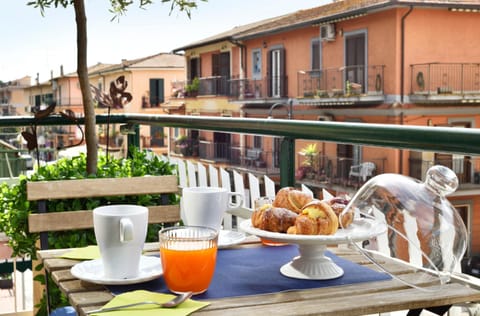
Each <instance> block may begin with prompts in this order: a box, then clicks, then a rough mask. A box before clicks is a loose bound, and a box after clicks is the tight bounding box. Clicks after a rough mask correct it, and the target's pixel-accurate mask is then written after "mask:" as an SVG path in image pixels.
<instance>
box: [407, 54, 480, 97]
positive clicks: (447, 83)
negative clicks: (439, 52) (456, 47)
mask: <svg viewBox="0 0 480 316" xmlns="http://www.w3.org/2000/svg"><path fill="white" fill-rule="evenodd" d="M410 69H411V74H410V75H411V88H410V89H411V93H410V101H411V102H413V103H426V104H428V103H437V104H438V103H480V64H465V63H426V64H415V65H411V66H410Z"/></svg>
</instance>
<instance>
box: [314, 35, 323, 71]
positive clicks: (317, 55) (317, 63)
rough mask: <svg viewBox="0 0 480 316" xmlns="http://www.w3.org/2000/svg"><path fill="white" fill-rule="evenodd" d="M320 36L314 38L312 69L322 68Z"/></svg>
mask: <svg viewBox="0 0 480 316" xmlns="http://www.w3.org/2000/svg"><path fill="white" fill-rule="evenodd" d="M321 43H322V42H321V41H320V39H319V38H314V39H313V40H312V48H311V52H312V70H320V69H321V68H322V63H321V61H322V50H321V49H322V48H321V47H322V46H321Z"/></svg>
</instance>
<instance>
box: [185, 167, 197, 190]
mask: <svg viewBox="0 0 480 316" xmlns="http://www.w3.org/2000/svg"><path fill="white" fill-rule="evenodd" d="M187 176H188V186H189V187H196V186H197V171H196V170H195V165H194V164H193V163H192V162H191V161H190V160H187Z"/></svg>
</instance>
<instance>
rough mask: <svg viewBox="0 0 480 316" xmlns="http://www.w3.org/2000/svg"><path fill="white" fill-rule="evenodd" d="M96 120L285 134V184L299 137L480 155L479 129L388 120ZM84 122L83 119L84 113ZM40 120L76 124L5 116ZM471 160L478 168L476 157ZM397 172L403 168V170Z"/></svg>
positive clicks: (5, 123)
mask: <svg viewBox="0 0 480 316" xmlns="http://www.w3.org/2000/svg"><path fill="white" fill-rule="evenodd" d="M96 119H97V124H107V123H110V124H127V125H132V126H137V125H155V126H168V127H179V128H186V127H188V128H191V129H198V130H208V131H221V132H225V133H228V132H231V133H245V134H252V133H253V134H261V135H269V136H277V137H278V136H283V137H282V141H281V144H280V148H281V153H280V159H279V160H278V166H279V170H280V185H281V186H288V185H295V182H296V180H295V155H296V154H295V146H294V145H295V140H296V139H305V140H318V141H325V142H335V143H345V144H353V145H369V146H381V147H387V148H395V149H400V150H401V149H410V150H415V151H419V152H422V151H428V152H442V153H451V154H456V155H465V156H468V157H474V156H476V155H480V130H478V129H472V128H470V129H467V128H465V129H460V128H458V129H452V128H448V127H424V126H406V125H388V124H362V123H342V122H327V121H301V120H284V119H272V120H265V119H254V118H228V119H226V118H222V117H207V116H184V115H146V114H143V115H142V114H114V115H110V117H108V116H107V115H97V117H96ZM79 122H80V124H83V119H79ZM33 124H36V125H45V126H53V125H65V126H68V125H74V123H73V122H71V121H69V120H68V119H65V118H62V117H60V116H53V117H47V118H46V119H44V120H42V121H41V122H37V121H35V120H34V119H33V118H32V117H19V116H16V117H0V127H15V126H19V127H25V126H32V125H33ZM134 130H137V133H136V134H128V137H127V138H128V143H129V144H130V145H134V146H137V147H138V146H140V136H139V129H134ZM470 159H472V160H471V161H475V163H471V165H472V168H474V169H473V171H474V173H475V172H477V171H480V169H477V167H478V166H477V165H476V164H477V162H476V161H477V160H475V159H473V158H470ZM398 172H400V173H403V171H402V170H399V171H398Z"/></svg>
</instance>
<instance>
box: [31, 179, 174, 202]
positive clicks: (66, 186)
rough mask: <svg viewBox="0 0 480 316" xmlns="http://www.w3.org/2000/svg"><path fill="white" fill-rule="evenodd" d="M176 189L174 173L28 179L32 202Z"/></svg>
mask: <svg viewBox="0 0 480 316" xmlns="http://www.w3.org/2000/svg"><path fill="white" fill-rule="evenodd" d="M177 192H178V179H177V176H174V175H171V176H170V175H169V176H146V177H131V178H100V179H78V180H58V181H38V182H27V198H28V200H30V201H36V200H48V199H69V198H82V197H102V196H117V195H118V196H122V195H139V194H156V193H177Z"/></svg>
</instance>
